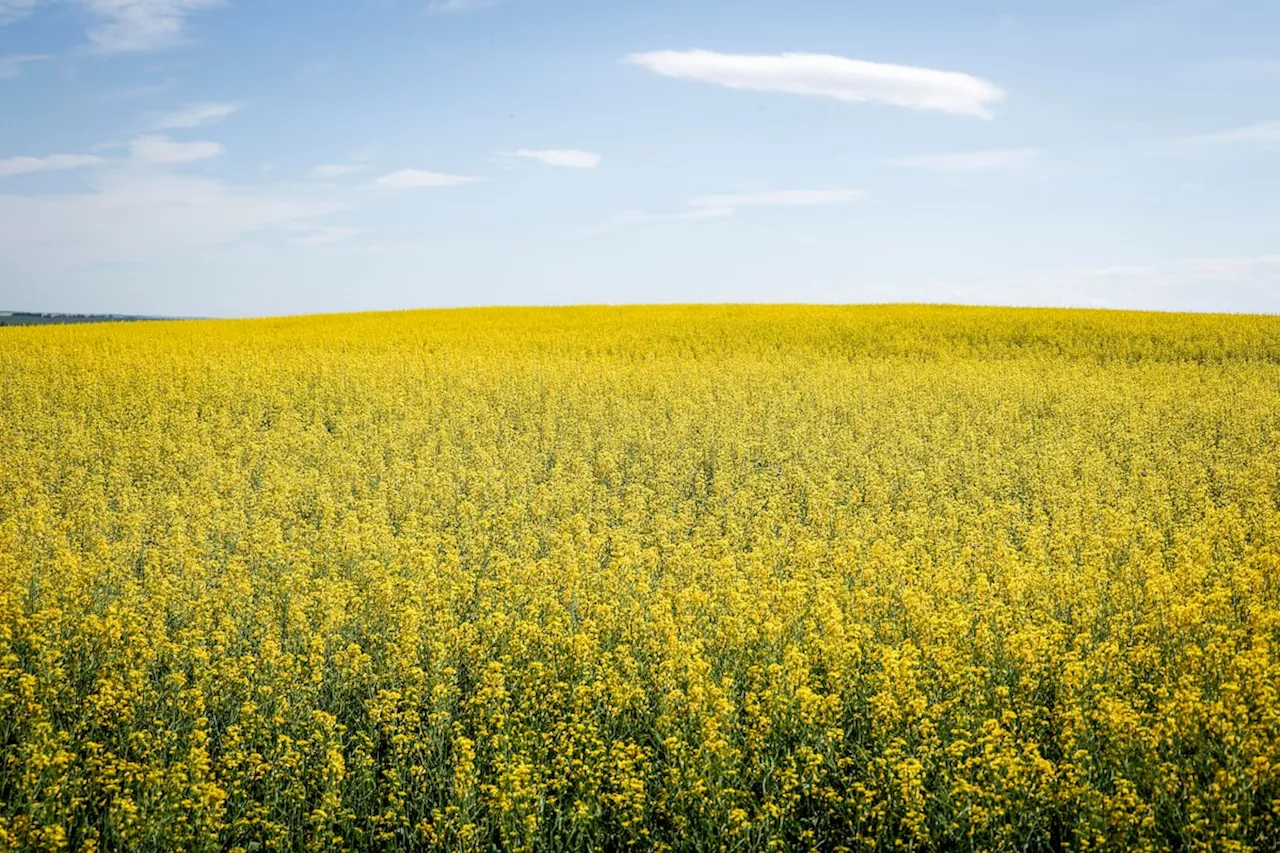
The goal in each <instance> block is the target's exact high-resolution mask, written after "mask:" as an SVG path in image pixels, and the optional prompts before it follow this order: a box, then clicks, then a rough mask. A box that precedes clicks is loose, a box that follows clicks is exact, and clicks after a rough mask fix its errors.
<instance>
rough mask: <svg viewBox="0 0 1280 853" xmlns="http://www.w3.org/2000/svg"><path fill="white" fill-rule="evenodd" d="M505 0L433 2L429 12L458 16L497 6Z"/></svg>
mask: <svg viewBox="0 0 1280 853" xmlns="http://www.w3.org/2000/svg"><path fill="white" fill-rule="evenodd" d="M502 1H503V0H432V2H430V3H428V4H427V10H428V11H430V12H432V13H433V14H437V15H456V14H461V13H464V12H479V11H480V10H481V9H488V8H489V7H491V6H497V5H498V4H499V3H501V2H502Z"/></svg>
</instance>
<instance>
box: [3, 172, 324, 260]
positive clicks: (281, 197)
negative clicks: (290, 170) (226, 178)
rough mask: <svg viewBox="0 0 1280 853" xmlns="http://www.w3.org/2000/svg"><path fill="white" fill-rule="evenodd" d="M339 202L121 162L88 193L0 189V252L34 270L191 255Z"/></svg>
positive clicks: (302, 224)
mask: <svg viewBox="0 0 1280 853" xmlns="http://www.w3.org/2000/svg"><path fill="white" fill-rule="evenodd" d="M342 209H343V206H342V205H341V204H338V203H335V202H333V201H329V200H325V199H316V198H312V197H308V196H306V195H299V194H297V193H295V192H292V191H287V190H278V189H272V188H264V187H258V188H245V187H236V186H233V185H230V184H227V183H224V182H222V181H218V180H213V179H208V178H197V177H191V176H188V175H177V174H171V173H166V172H153V171H145V172H138V171H136V170H131V169H128V168H125V167H122V168H118V169H105V170H103V171H102V172H101V173H99V176H98V178H97V179H96V180H95V182H94V187H93V189H92V191H90V192H84V193H76V194H57V195H41V196H29V195H3V194H0V255H2V256H3V257H5V258H6V260H8V261H11V262H13V263H15V264H18V265H25V266H30V267H32V268H34V269H38V270H48V269H50V268H52V267H58V266H78V265H83V264H92V263H98V262H117V261H124V262H139V261H148V260H153V259H156V258H160V257H169V258H172V257H189V255H188V254H187V253H189V252H191V251H192V250H195V249H200V248H204V247H209V246H216V245H222V244H227V243H232V242H235V241H238V240H240V239H242V238H245V237H249V236H251V235H256V234H259V233H261V232H267V231H276V230H280V231H296V230H299V229H302V230H311V226H312V223H313V222H314V220H315V219H317V218H318V217H322V216H325V215H327V214H330V213H335V212H337V211H340V210H342Z"/></svg>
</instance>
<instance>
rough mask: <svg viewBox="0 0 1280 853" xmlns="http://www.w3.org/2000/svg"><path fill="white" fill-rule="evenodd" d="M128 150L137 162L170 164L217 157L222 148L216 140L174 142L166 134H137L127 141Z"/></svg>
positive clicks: (159, 164) (158, 164)
mask: <svg viewBox="0 0 1280 853" xmlns="http://www.w3.org/2000/svg"><path fill="white" fill-rule="evenodd" d="M129 151H130V153H131V154H132V156H133V159H134V160H135V161H137V162H139V163H148V164H152V165H157V166H172V165H176V164H178V163H194V162H196V161H198V160H208V159H209V158H210V157H217V156H219V155H221V154H222V153H223V148H222V146H221V145H219V144H218V143H216V142H175V141H174V140H172V139H170V138H169V137H167V136H139V137H138V138H137V139H135V140H133V141H132V142H130V143H129Z"/></svg>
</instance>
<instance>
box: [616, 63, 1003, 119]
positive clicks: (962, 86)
mask: <svg viewBox="0 0 1280 853" xmlns="http://www.w3.org/2000/svg"><path fill="white" fill-rule="evenodd" d="M625 61H626V62H628V63H630V64H632V65H638V66H640V67H642V68H646V69H648V70H650V71H652V72H654V73H655V74H661V75H663V76H666V77H676V78H681V79H685V80H697V81H700V82H704V83H715V84H717V85H720V86H725V87H727V88H730V89H745V90H750V91H756V92H785V93H790V94H796V95H817V96H821V97H827V98H835V99H836V100H839V101H844V102H846V103H861V102H873V103H882V104H891V105H893V106H899V107H905V108H908V109H914V110H935V111H939V112H944V113H951V114H955V115H969V116H978V117H981V118H990V117H991V109H990V107H991V105H992V104H994V103H995V102H997V101H999V100H1000V99H1002V98H1003V97H1004V95H1005V93H1004V90H1002V89H1001V88H1000V87H998V86H996V85H995V84H994V83H991V82H988V81H986V80H983V79H981V78H978V77H973V76H971V75H969V74H961V73H959V72H955V71H937V70H934V69H931V68H917V67H913V66H909V65H887V64H883V63H878V62H867V61H864V60H860V59H849V58H846V57H843V56H831V55H826V54H816V53H782V54H776V55H748V54H729V53H715V52H713V51H709V50H685V51H679V50H663V51H655V52H651V53H633V54H631V55H630V56H628V57H626V59H625Z"/></svg>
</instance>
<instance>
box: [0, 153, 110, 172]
mask: <svg viewBox="0 0 1280 853" xmlns="http://www.w3.org/2000/svg"><path fill="white" fill-rule="evenodd" d="M102 163H103V160H102V158H101V157H95V156H93V155H92V154H49V155H47V156H44V157H10V158H8V159H7V160H0V178H6V177H9V176H10V175H26V174H30V173H32V172H61V171H66V170H67V169H83V168H84V167H86V166H100V165H102Z"/></svg>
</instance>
